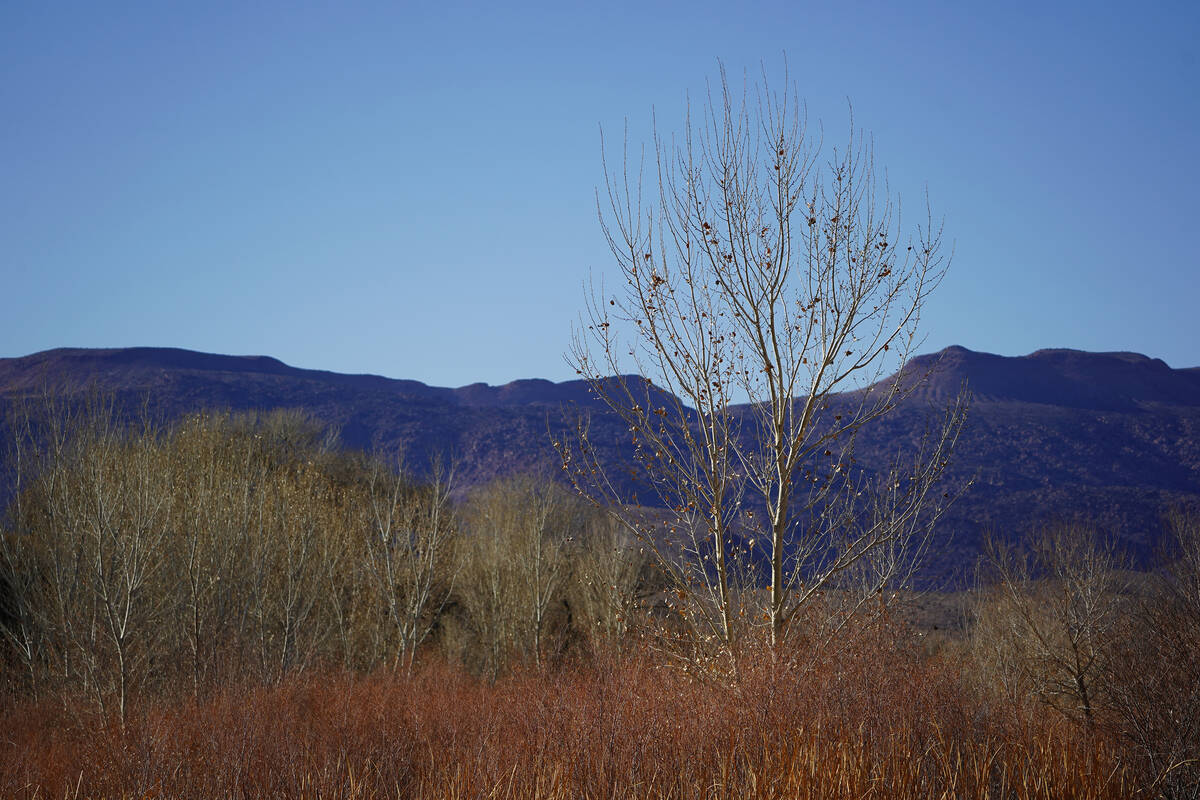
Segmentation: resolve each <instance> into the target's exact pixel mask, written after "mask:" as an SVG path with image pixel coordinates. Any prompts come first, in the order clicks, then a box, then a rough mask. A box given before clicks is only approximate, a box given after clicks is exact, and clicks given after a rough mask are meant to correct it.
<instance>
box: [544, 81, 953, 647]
mask: <svg viewBox="0 0 1200 800" xmlns="http://www.w3.org/2000/svg"><path fill="white" fill-rule="evenodd" d="M644 160H645V159H644V158H642V159H638V160H631V159H630V156H629V147H628V142H626V145H625V148H624V158H623V161H622V164H621V168H620V170H619V171H610V169H609V166H608V163H607V160H606V161H605V164H604V175H605V189H606V191H605V192H602V193H599V194H598V207H599V215H600V222H601V227H602V230H603V232H604V235H605V237H606V239H607V242H608V245H609V247H610V249H611V252H612V255H613V257H614V259H615V262H616V265H617V267H618V269H619V280H618V282H617V287H616V291H614V292H611V293H608V292H606V291H605V289H604V288H603V287H600V288H598V289H596V290H595V291H594V292H593V293H592V295H591V297H590V299H589V302H588V309H587V314H586V320H585V324H584V325H583V326H582V327H581V329H579V330H578V331H577V332H576V335H575V337H574V340H573V344H572V347H571V350H570V354H569V359H570V360H571V361H572V363H573V365H574V366H575V368H576V370H577V371H578V373H579V374H580V375H582V376H583V378H584V379H585V380H586V381H587V382H588V383H589V384H590V386H591V388H592V390H593V392H594V393H595V394H596V395H597V396H598V397H599V398H600V399H601V400H603V401H604V403H605V404H606V405H607V406H608V408H609V409H611V410H612V411H613V412H615V413H616V414H617V415H618V416H619V417H620V419H621V420H622V422H623V423H625V424H626V425H627V426H628V429H629V431H630V433H631V436H632V444H633V446H634V448H635V463H634V464H633V465H632V468H631V469H630V470H629V471H632V472H633V473H634V476H633V483H634V484H635V485H640V486H641V487H642V491H641V495H640V496H634V495H633V493H632V492H630V491H628V490H627V489H625V488H624V487H625V486H627V485H628V481H625V480H624V478H625V477H626V476H627V473H626V472H624V471H622V470H621V469H614V468H612V467H611V466H610V465H609V464H606V463H604V461H603V460H602V459H601V458H600V456H599V454H598V452H597V451H596V450H595V449H594V447H593V445H592V442H591V440H590V439H589V436H588V427H587V424H586V422H585V423H583V424H581V425H580V426H579V430H578V431H577V434H578V435H577V436H576V437H571V440H569V441H560V442H558V446H559V447H560V451H561V453H562V455H563V466H564V468H565V469H566V470H567V471H568V474H569V475H570V476H571V477H572V479H573V480H574V481H575V483H576V486H577V487H578V488H580V490H581V491H583V492H584V493H585V494H587V495H588V496H590V497H591V498H592V499H594V500H596V501H598V502H601V503H603V504H606V505H607V506H608V507H610V508H612V509H614V510H615V513H617V514H618V515H619V516H620V517H621V518H622V520H623V521H624V522H625V523H626V524H627V526H628V527H629V528H630V529H631V530H634V531H636V532H637V533H638V534H639V535H640V536H642V537H643V539H644V540H645V541H646V542H647V543H648V544H650V545H652V546H654V547H655V548H657V549H658V551H659V556H660V559H659V560H660V562H661V565H662V566H663V567H664V568H665V569H666V570H667V571H668V572H669V573H670V575H671V577H672V580H673V582H674V584H675V590H676V592H678V593H679V595H680V596H681V597H684V598H685V600H686V601H687V606H688V608H689V609H690V612H691V616H692V617H694V618H696V619H697V620H698V621H697V622H696V623H695V628H696V630H695V635H696V636H699V637H702V638H705V639H708V640H711V641H713V642H716V643H718V644H719V645H721V646H723V647H724V648H726V649H728V648H730V647H731V646H732V645H733V643H734V640H735V638H736V636H737V632H738V630H739V629H740V628H742V627H744V625H743V624H742V623H741V622H740V620H741V619H742V617H741V614H742V612H743V611H744V608H743V607H742V606H740V605H739V603H740V602H741V601H740V600H739V598H738V597H737V596H736V595H737V592H736V590H735V586H734V582H735V581H734V576H733V573H734V571H735V570H734V564H733V559H734V557H735V555H736V554H737V553H740V552H743V551H744V548H745V545H744V543H746V542H748V541H751V540H753V542H754V546H755V547H756V548H757V553H758V554H759V555H760V557H761V558H762V559H763V560H764V561H765V565H766V566H765V569H766V575H765V583H767V585H768V586H769V597H768V598H767V601H766V604H765V605H766V607H765V610H763V611H762V616H761V617H759V620H760V621H765V623H766V625H767V627H768V630H769V639H770V642H771V644H772V646H777V645H778V644H779V643H780V642H782V641H783V639H784V638H785V637H786V635H787V633H788V630H789V627H790V625H791V623H792V621H793V620H794V619H796V617H797V612H798V611H799V610H800V609H801V608H802V607H804V606H805V604H806V603H807V602H808V601H810V600H811V599H813V598H814V597H815V596H816V595H817V594H818V593H820V592H822V591H824V590H826V589H829V588H831V587H833V586H834V585H835V584H836V583H837V581H838V580H839V578H840V577H841V576H842V575H844V574H845V573H846V571H847V570H848V569H849V568H850V567H852V566H854V565H856V564H858V563H859V562H860V561H861V560H863V559H865V558H868V557H871V556H872V555H873V554H876V553H877V552H878V551H879V549H880V548H885V547H886V548H892V549H893V550H895V551H897V552H912V551H913V550H918V551H919V550H920V547H919V543H920V541H923V540H926V539H927V537H928V535H929V531H930V529H931V528H930V526H931V524H932V521H933V520H935V519H936V518H937V516H938V515H939V514H940V513H941V502H940V501H941V500H942V499H943V498H942V494H941V493H940V492H939V493H937V494H934V493H933V491H932V487H933V486H934V485H935V483H936V482H937V480H938V479H939V477H940V475H941V472H942V469H943V468H944V466H945V464H946V459H947V457H948V453H949V450H950V449H951V447H952V445H953V442H954V439H955V437H956V435H957V431H958V428H959V426H960V425H961V421H962V413H963V406H962V404H961V402H959V403H958V404H956V405H954V406H953V407H952V408H951V410H950V412H949V413H948V415H947V417H946V420H945V423H944V425H942V426H941V427H940V428H939V429H937V430H935V431H934V433H933V435H932V437H931V438H930V440H929V442H928V445H929V446H928V448H927V450H925V451H924V454H923V458H922V459H921V460H920V461H919V463H916V464H915V465H911V468H910V469H909V470H907V472H903V471H892V472H891V473H888V474H885V475H883V476H882V477H881V478H880V479H879V480H878V481H876V482H875V485H876V486H877V488H878V491H873V489H872V485H869V484H868V482H867V481H866V479H865V478H864V477H863V476H862V475H861V474H859V472H858V471H857V470H856V468H855V461H854V456H853V442H854V438H855V436H856V434H857V433H858V432H859V430H861V429H862V428H863V426H865V425H867V424H868V423H870V422H871V421H873V420H875V419H878V418H879V417H881V416H882V415H884V414H886V413H888V412H889V411H891V410H892V409H893V408H894V407H895V404H896V402H897V400H898V399H900V398H901V397H902V395H903V394H904V393H905V392H906V391H908V390H910V389H911V388H912V385H913V382H912V381H902V380H892V381H882V382H881V381H880V379H881V378H883V377H884V376H885V375H887V374H889V373H890V372H892V371H897V374H898V375H908V373H905V372H901V370H903V368H904V367H905V365H906V364H907V362H908V359H909V356H910V355H911V353H912V352H913V348H914V347H915V346H916V345H917V343H918V339H917V326H918V322H919V321H920V315H921V309H922V307H923V305H924V304H925V301H926V299H927V298H928V297H929V295H930V292H932V291H933V290H934V288H935V287H936V286H937V285H938V283H939V282H940V280H941V278H942V276H943V274H944V271H945V269H946V266H947V265H948V258H947V257H946V256H945V255H944V253H943V248H942V242H941V227H940V224H939V223H936V222H935V221H934V220H933V218H932V215H931V213H930V212H929V210H928V206H926V209H925V213H924V215H923V219H922V222H921V224H918V225H916V226H908V225H907V224H906V221H903V220H902V218H901V213H900V204H899V201H898V200H897V199H894V198H893V197H892V196H891V195H890V194H889V193H888V191H887V190H888V187H887V185H886V181H883V183H882V185H881V181H880V176H879V174H878V173H877V171H876V169H875V166H874V163H873V154H872V147H871V144H870V142H869V141H864V140H863V138H862V137H861V135H860V134H858V133H856V132H854V130H853V126H852V121H851V131H850V133H849V135H848V137H847V140H846V142H845V144H844V145H843V146H841V147H836V148H833V149H832V150H830V149H827V148H824V147H823V146H822V142H821V141H820V138H819V136H818V137H817V138H814V136H813V135H812V133H811V132H810V131H809V130H808V129H807V126H806V122H805V119H804V109H803V106H802V105H801V104H800V101H799V99H798V96H797V93H796V90H795V88H794V87H793V86H791V85H788V84H787V81H786V78H785V89H784V90H783V91H779V92H777V91H773V90H772V89H771V88H770V87H769V86H768V85H767V83H766V81H765V80H764V81H763V82H762V83H761V84H758V85H756V86H748V87H747V88H745V89H744V90H742V91H741V92H740V93H739V92H735V91H734V90H733V88H732V87H731V86H730V84H729V82H728V81H727V79H726V76H725V73H724V70H723V69H722V71H721V80H720V83H719V85H718V86H717V87H716V88H715V89H714V90H710V92H709V94H708V97H707V100H706V102H705V103H704V106H703V108H702V110H701V111H700V112H699V114H697V115H696V116H694V117H693V116H692V113H691V111H690V110H689V112H688V116H687V118H686V120H685V124H684V128H683V131H682V133H681V134H679V135H678V136H671V137H667V136H664V135H660V134H659V133H658V131H657V129H656V130H655V133H654V137H653V157H652V158H651V159H650V168H649V172H650V175H649V180H646V178H647V176H646V174H645V172H646V165H645V163H644ZM647 183H649V184H650V185H651V187H652V188H650V189H649V190H647V185H646V184H647ZM631 366H632V368H633V371H634V372H635V373H636V377H630V376H628V375H626V376H625V377H621V376H622V374H623V373H628V372H629V371H630V369H629V367H631ZM613 376H615V377H613ZM909 377H911V376H909ZM872 384H873V385H872ZM868 387H870V388H868ZM845 390H858V391H857V392H856V393H852V394H849V395H841V396H840V398H839V400H838V402H836V403H835V402H834V395H835V394H837V393H839V392H844V391H845ZM647 494H650V495H654V496H653V497H651V498H649V499H650V501H651V503H653V504H656V505H661V506H665V507H666V508H667V509H669V513H668V515H667V516H666V517H665V518H662V517H661V516H655V515H652V514H649V515H648V514H647V513H645V512H644V511H643V510H639V509H638V508H637V507H638V506H640V505H643V504H645V501H646V499H647V498H646V495H647ZM864 498H869V499H867V500H865V499H864ZM880 504H883V505H885V506H886V508H883V509H882V510H880V509H877V508H875V506H878V505H880ZM671 536H674V537H675V538H676V543H675V544H667V543H666V542H667V540H668V539H669V538H670V537H671ZM664 537H665V538H664ZM668 551H669V552H668ZM879 563H880V564H885V563H886V559H885V560H883V561H880V562H879ZM894 563H895V566H896V568H895V569H887V570H884V571H883V572H882V573H881V574H878V575H876V580H875V581H874V583H873V585H872V586H870V587H868V591H870V592H872V593H878V592H879V591H881V590H882V588H883V587H885V586H888V585H889V584H892V583H894V582H895V580H896V579H897V578H898V577H900V576H902V575H904V574H907V573H908V572H909V571H910V570H908V569H907V568H906V567H904V566H903V565H902V564H901V562H900V561H896V562H894ZM850 605H851V607H853V606H855V604H854V603H851V604H850ZM697 611H698V612H699V615H698V617H697ZM754 617H755V615H753V614H751V615H748V616H747V617H746V619H749V620H753V619H754ZM764 618H765V619H764Z"/></svg>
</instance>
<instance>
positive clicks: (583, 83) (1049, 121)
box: [0, 0, 1200, 386]
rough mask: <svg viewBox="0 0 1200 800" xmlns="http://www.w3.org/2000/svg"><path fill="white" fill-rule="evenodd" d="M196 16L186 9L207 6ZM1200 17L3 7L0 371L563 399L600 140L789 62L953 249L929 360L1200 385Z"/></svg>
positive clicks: (828, 118)
mask: <svg viewBox="0 0 1200 800" xmlns="http://www.w3.org/2000/svg"><path fill="white" fill-rule="evenodd" d="M185 6H186V7H185ZM1197 8H1198V4H1196V3H1195V2H1178V3H1161V2H1144V3H1139V4H1137V5H1136V7H1135V6H1134V5H1133V4H1126V3H1096V2H1088V3H1077V4H1072V3H1061V2H1038V3H1028V4H1023V3H986V4H985V3H974V2H962V0H959V1H958V2H945V3H937V2H923V1H922V0H907V1H906V2H888V3H884V2H821V3H813V2H804V1H803V0H789V1H787V2H779V1H777V2H739V3H733V2H721V3H712V2H704V1H700V2H688V3H653V2H629V3H605V2H586V3H575V2H567V1H566V0H557V1H556V2H547V3H544V4H535V3H522V2H519V0H517V1H515V2H510V3H482V2H479V3H463V2H453V1H451V2H422V3H405V2H399V3H379V4H364V3H355V2H338V3H334V2H329V3H323V4H312V3H302V2H287V3H283V2H280V3H270V2H254V3H248V2H234V3H217V2H204V3H190V4H182V3H161V2H153V3H145V4H144V5H135V4H124V3H120V2H116V0H114V1H113V2H103V3H99V2H86V3H78V4H63V3H56V2H52V0H48V1H47V2H5V3H2V4H0V297H2V298H3V301H2V303H0V356H18V355H25V354H28V353H32V352H35V351H38V350H44V349H47V348H51V347H60V346H82V347H123V346H134V345H153V346H175V347H186V348H190V349H195V350H203V351H209V352H221V353H233V354H266V355H272V356H276V357H278V358H280V359H282V360H284V361H286V362H288V363H291V364H294V365H296V366H301V367H310V368H320V369H330V370H336V371H340V372H372V373H378V374H383V375H388V376H391V377H402V378H413V379H417V380H422V381H425V382H427V383H432V384H436V385H447V386H457V385H462V384H466V383H470V382H474V381H486V382H489V383H504V382H507V381H509V380H512V379H515V378H523V377H546V378H551V379H554V380H563V379H567V378H570V377H574V376H573V374H572V373H571V371H570V370H569V368H568V367H567V366H566V365H565V363H564V362H563V358H562V353H563V351H564V350H565V349H566V347H567V345H568V341H569V336H570V326H571V323H572V321H573V320H574V319H576V318H577V315H578V313H579V310H580V308H581V305H582V301H583V295H584V289H583V285H584V282H585V281H586V279H587V276H588V275H589V273H595V274H597V275H602V274H604V273H605V272H606V271H608V270H609V268H610V262H609V257H608V255H607V250H606V249H605V247H604V244H603V240H602V239H601V234H600V230H599V227H598V224H597V221H596V213H595V195H594V192H595V187H596V185H597V184H598V183H599V182H600V181H601V179H602V178H601V173H600V144H599V141H600V137H599V131H600V128H601V127H603V128H604V129H605V130H606V131H609V132H610V133H612V134H619V133H620V130H621V128H622V126H623V125H624V121H625V119H626V118H628V120H629V125H630V131H631V134H632V136H633V137H635V138H638V139H640V138H643V137H644V136H645V135H646V134H647V133H648V130H649V120H650V113H651V109H652V108H654V109H656V110H657V114H658V118H659V124H660V127H661V128H663V129H666V130H670V129H672V128H675V127H677V124H678V123H679V122H680V121H681V109H682V107H683V102H684V98H685V95H686V93H687V92H689V91H690V92H691V93H692V96H693V97H695V96H696V95H697V94H698V93H700V92H702V91H703V87H704V82H705V79H706V78H709V77H713V76H714V75H715V73H716V70H717V60H718V59H721V60H722V61H723V62H724V63H725V65H726V67H727V69H728V70H729V71H730V72H731V73H734V74H735V75H740V74H741V73H742V72H743V70H746V69H749V70H751V71H752V72H756V71H757V70H758V69H759V66H760V64H765V66H766V68H767V71H768V73H769V74H778V72H779V70H780V67H781V66H782V64H783V54H784V53H785V52H786V54H787V60H788V64H789V68H790V72H791V75H792V77H793V78H794V79H795V80H796V82H797V84H798V87H799V91H800V93H801V95H803V96H804V97H805V98H807V101H808V107H809V116H810V119H814V120H815V119H821V120H823V121H824V123H825V126H826V128H827V129H835V130H842V129H844V128H845V124H846V108H847V99H849V100H850V102H852V104H853V107H854V116H855V122H856V124H857V125H859V126H861V127H862V128H864V129H866V130H867V131H869V132H870V133H872V134H873V135H874V138H875V144H876V161H877V164H878V165H879V166H882V167H886V168H887V170H888V174H889V178H890V181H891V184H892V187H893V189H894V190H897V191H898V192H899V193H900V194H901V197H902V198H904V199H906V200H907V201H908V202H911V203H913V204H917V203H919V201H920V200H921V197H922V193H923V192H924V191H925V189H926V187H928V191H929V195H930V198H931V200H932V203H933V206H934V209H935V212H937V213H939V214H942V215H944V217H945V221H946V232H947V238H949V239H952V240H953V241H954V244H955V257H954V262H953V266H952V268H951V271H950V274H949V276H948V277H947V279H946V281H945V282H944V284H943V285H942V287H941V288H940V289H939V291H938V293H937V294H936V295H935V296H934V298H933V299H932V300H931V302H930V304H929V306H928V309H927V314H926V318H925V332H926V334H927V336H928V338H927V339H926V342H925V347H924V349H925V350H926V351H931V350H936V349H940V348H942V347H945V346H947V345H950V344H961V345H964V346H966V347H969V348H971V349H974V350H985V351H989V352H995V353H1001V354H1005V355H1020V354H1024V353H1028V352H1031V351H1033V350H1036V349H1039V348H1043V347H1074V348H1080V349H1086V350H1133V351H1138V352H1143V353H1146V354H1149V355H1153V356H1156V357H1160V358H1163V359H1164V360H1166V361H1167V362H1168V363H1169V364H1171V365H1172V366H1176V367H1183V366H1196V365H1200V311H1198V308H1197V306H1198V303H1197V301H1198V299H1200V270H1198V267H1200V260H1198V258H1197V252H1200V167H1198V159H1197V145H1198V144H1200V65H1198V59H1197V50H1198V45H1197V41H1198V40H1200V12H1198V11H1197Z"/></svg>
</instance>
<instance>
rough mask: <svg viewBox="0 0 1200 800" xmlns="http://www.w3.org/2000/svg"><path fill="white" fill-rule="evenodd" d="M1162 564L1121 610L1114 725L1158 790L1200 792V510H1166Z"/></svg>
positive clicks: (1113, 670)
mask: <svg viewBox="0 0 1200 800" xmlns="http://www.w3.org/2000/svg"><path fill="white" fill-rule="evenodd" d="M1166 523H1167V525H1166V527H1167V531H1166V533H1167V536H1166V537H1165V542H1164V543H1163V547H1162V551H1161V553H1160V559H1161V564H1160V565H1159V569H1157V570H1156V571H1155V572H1154V573H1153V574H1152V575H1151V576H1150V580H1149V584H1148V586H1146V587H1144V589H1143V591H1142V592H1141V596H1140V597H1139V598H1138V602H1137V603H1136V604H1134V606H1133V613H1131V614H1129V615H1123V618H1122V625H1121V627H1120V628H1118V630H1117V635H1116V636H1115V637H1114V639H1115V643H1116V646H1115V647H1114V648H1113V652H1112V653H1111V654H1110V656H1109V658H1108V659H1107V661H1108V663H1107V669H1106V670H1105V679H1106V688H1107V689H1108V692H1107V695H1108V697H1107V701H1108V702H1107V705H1108V706H1109V708H1110V710H1111V711H1112V713H1113V716H1114V718H1115V723H1116V729H1117V731H1118V732H1119V733H1120V734H1121V736H1122V737H1123V738H1124V739H1125V741H1127V742H1128V743H1129V744H1130V745H1131V746H1132V749H1133V752H1134V754H1135V755H1136V756H1137V757H1138V760H1139V761H1140V762H1141V765H1142V766H1143V768H1144V769H1145V770H1146V772H1147V773H1148V775H1149V777H1150V780H1151V781H1152V783H1151V786H1152V789H1153V791H1154V792H1156V793H1157V794H1156V795H1155V796H1158V797H1165V798H1193V799H1194V798H1196V797H1200V658H1197V654H1198V653H1200V513H1197V512H1196V511H1195V510H1194V509H1193V510H1191V511H1188V510H1185V509H1175V510H1173V511H1172V512H1170V513H1169V514H1168V515H1167V519H1166Z"/></svg>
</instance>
